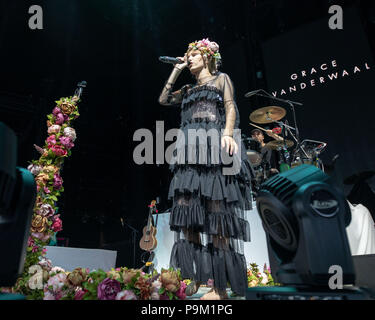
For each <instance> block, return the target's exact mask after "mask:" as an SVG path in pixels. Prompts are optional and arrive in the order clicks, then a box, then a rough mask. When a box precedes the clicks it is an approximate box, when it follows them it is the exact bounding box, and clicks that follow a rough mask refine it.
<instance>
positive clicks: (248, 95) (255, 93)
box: [245, 89, 263, 98]
mask: <svg viewBox="0 0 375 320" xmlns="http://www.w3.org/2000/svg"><path fill="white" fill-rule="evenodd" d="M261 91H263V90H262V89H260V90H254V91H251V92H248V93H246V94H245V98H250V97H252V96H255V95H257V94H258V93H259V92H261Z"/></svg>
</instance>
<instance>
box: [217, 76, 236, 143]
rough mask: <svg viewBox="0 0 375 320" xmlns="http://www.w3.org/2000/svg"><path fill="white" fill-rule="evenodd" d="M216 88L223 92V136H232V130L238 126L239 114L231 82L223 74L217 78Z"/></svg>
mask: <svg viewBox="0 0 375 320" xmlns="http://www.w3.org/2000/svg"><path fill="white" fill-rule="evenodd" d="M217 85H218V88H219V89H220V90H221V91H222V92H223V99H224V107H225V114H226V122H225V131H224V135H228V136H233V130H234V129H235V128H237V127H238V126H239V121H240V119H239V113H238V108H237V105H236V102H235V97H234V87H233V83H232V80H231V79H230V78H229V76H228V75H227V74H225V73H222V74H220V76H219V77H218V83H217Z"/></svg>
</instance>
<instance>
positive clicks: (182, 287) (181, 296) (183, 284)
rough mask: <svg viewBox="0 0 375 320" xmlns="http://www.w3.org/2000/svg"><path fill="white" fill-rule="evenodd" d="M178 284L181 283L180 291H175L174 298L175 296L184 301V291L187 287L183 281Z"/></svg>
mask: <svg viewBox="0 0 375 320" xmlns="http://www.w3.org/2000/svg"><path fill="white" fill-rule="evenodd" d="M180 283H181V285H180V289H178V290H177V292H176V296H177V297H178V298H179V299H181V300H185V299H186V293H185V290H186V287H187V285H186V283H185V282H183V281H181V282H180Z"/></svg>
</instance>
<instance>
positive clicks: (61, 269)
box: [49, 267, 65, 275]
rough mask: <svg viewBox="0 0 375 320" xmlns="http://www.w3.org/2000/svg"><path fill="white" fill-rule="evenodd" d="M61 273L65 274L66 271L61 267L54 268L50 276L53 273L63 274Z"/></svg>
mask: <svg viewBox="0 0 375 320" xmlns="http://www.w3.org/2000/svg"><path fill="white" fill-rule="evenodd" d="M61 272H65V270H64V269H63V268H60V267H53V268H52V269H51V271H50V272H49V274H50V275H51V274H53V273H61Z"/></svg>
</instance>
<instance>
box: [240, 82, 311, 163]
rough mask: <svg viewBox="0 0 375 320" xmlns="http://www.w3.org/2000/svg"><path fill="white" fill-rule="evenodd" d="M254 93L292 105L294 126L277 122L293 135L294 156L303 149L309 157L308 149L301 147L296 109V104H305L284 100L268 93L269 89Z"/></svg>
mask: <svg viewBox="0 0 375 320" xmlns="http://www.w3.org/2000/svg"><path fill="white" fill-rule="evenodd" d="M254 95H257V96H260V97H265V98H269V99H272V100H275V101H279V102H283V103H286V104H288V105H289V106H290V108H291V109H292V113H293V121H294V128H292V127H290V126H288V125H287V124H285V123H284V122H282V121H275V122H276V123H277V124H278V125H280V126H282V127H283V128H285V129H286V130H287V131H288V133H289V134H290V135H291V137H292V138H293V140H294V141H295V142H296V149H295V150H296V151H295V152H294V157H295V155H296V153H297V151H298V150H301V151H302V152H303V153H304V155H305V156H306V157H308V155H307V153H306V151H305V150H304V149H303V148H301V140H300V135H299V129H298V125H297V116H296V110H295V106H303V104H302V103H300V102H296V101H291V100H284V99H280V98H276V97H274V96H273V95H272V94H270V93H268V92H267V91H265V90H263V89H260V90H257V91H256V92H254ZM246 96H247V95H246ZM291 130H294V131H295V132H296V134H295V135H294V134H293V133H292V131H291ZM284 141H285V138H284Z"/></svg>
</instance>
